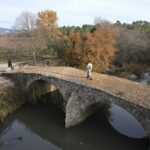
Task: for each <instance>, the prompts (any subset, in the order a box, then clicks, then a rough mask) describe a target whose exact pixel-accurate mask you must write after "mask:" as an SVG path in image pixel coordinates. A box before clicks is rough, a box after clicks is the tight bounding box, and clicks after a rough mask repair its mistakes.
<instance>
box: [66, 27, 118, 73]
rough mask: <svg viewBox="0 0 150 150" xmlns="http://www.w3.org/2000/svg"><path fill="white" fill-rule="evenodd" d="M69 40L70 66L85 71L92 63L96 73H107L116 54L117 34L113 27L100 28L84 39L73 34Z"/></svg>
mask: <svg viewBox="0 0 150 150" xmlns="http://www.w3.org/2000/svg"><path fill="white" fill-rule="evenodd" d="M68 38H69V40H70V41H69V42H70V43H71V44H70V46H69V47H67V48H68V49H70V50H68V51H67V52H68V54H67V55H69V56H70V59H69V62H68V64H69V65H71V66H78V67H79V68H81V69H84V67H85V65H86V64H87V63H88V62H89V61H90V62H92V63H93V69H94V70H95V71H97V72H105V71H107V69H108V68H109V65H110V63H111V61H112V59H113V57H114V54H115V48H114V44H115V42H116V34H115V30H114V29H113V28H112V27H106V28H105V27H103V28H99V29H97V30H96V31H95V32H93V33H87V34H86V35H83V36H82V37H81V36H80V34H79V33H73V34H71V35H70V36H69V37H68ZM65 55H66V53H65ZM66 61H67V59H66Z"/></svg>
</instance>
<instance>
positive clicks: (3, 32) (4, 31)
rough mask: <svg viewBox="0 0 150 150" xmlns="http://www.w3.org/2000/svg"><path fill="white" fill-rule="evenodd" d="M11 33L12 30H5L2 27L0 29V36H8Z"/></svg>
mask: <svg viewBox="0 0 150 150" xmlns="http://www.w3.org/2000/svg"><path fill="white" fill-rule="evenodd" d="M11 32H13V30H12V29H7V28H2V27H0V34H1V35H2V34H8V33H11Z"/></svg>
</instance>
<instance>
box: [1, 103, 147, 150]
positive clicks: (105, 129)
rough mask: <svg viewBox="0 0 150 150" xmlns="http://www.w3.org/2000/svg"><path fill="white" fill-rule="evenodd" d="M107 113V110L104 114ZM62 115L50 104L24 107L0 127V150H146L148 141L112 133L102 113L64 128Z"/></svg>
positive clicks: (98, 111)
mask: <svg viewBox="0 0 150 150" xmlns="http://www.w3.org/2000/svg"><path fill="white" fill-rule="evenodd" d="M107 111H108V110H107ZM64 119H65V115H64V113H63V112H62V111H60V110H58V109H56V108H55V107H54V106H52V105H51V104H46V105H44V104H43V105H38V106H36V107H33V106H31V105H25V106H24V107H23V108H22V109H20V110H18V111H16V112H15V113H13V114H12V115H10V116H8V117H7V119H6V120H5V121H4V123H2V124H0V133H1V135H0V143H1V147H0V149H1V150H17V149H18V150H47V149H48V150H51V149H52V150H55V149H56V150H59V149H63V150H100V149H101V150H110V149H112V148H113V149H115V150H134V149H136V150H147V149H148V139H147V138H143V139H132V138H129V137H126V136H123V135H121V134H119V133H118V132H116V130H114V129H113V128H112V126H111V125H110V123H109V122H108V119H107V114H106V112H105V111H103V109H101V110H97V112H95V113H94V114H92V115H91V116H90V117H89V118H88V119H86V120H85V121H84V122H83V123H82V124H81V125H79V126H76V127H74V128H70V129H65V128H64Z"/></svg>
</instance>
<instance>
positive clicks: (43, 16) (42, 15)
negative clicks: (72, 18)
mask: <svg viewBox="0 0 150 150" xmlns="http://www.w3.org/2000/svg"><path fill="white" fill-rule="evenodd" d="M57 19H58V18H57V14H56V12H55V11H50V10H45V11H41V12H39V13H38V25H39V26H41V27H44V28H49V27H51V26H52V25H57V24H56V23H57Z"/></svg>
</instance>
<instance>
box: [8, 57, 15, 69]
mask: <svg viewBox="0 0 150 150" xmlns="http://www.w3.org/2000/svg"><path fill="white" fill-rule="evenodd" d="M8 67H9V68H11V69H14V68H13V66H12V60H11V58H10V57H9V58H8Z"/></svg>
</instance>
